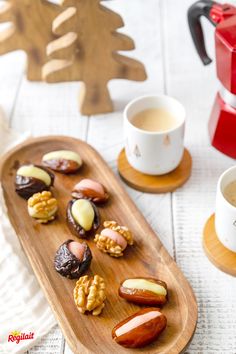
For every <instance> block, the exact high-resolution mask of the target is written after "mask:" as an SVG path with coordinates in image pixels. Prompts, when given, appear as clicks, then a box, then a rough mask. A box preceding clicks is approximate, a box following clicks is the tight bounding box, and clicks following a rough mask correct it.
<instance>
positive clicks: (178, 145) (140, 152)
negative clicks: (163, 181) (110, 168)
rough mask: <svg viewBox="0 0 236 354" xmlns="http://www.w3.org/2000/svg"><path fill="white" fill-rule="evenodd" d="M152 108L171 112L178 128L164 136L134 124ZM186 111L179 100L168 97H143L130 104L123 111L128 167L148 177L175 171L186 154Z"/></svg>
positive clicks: (170, 130) (165, 133)
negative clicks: (138, 115) (143, 113)
mask: <svg viewBox="0 0 236 354" xmlns="http://www.w3.org/2000/svg"><path fill="white" fill-rule="evenodd" d="M150 108H162V109H165V110H166V111H168V112H170V113H171V114H172V115H173V116H174V117H175V118H176V120H177V122H178V124H177V125H176V126H175V127H174V128H172V129H169V130H166V131H163V132H150V131H146V130H142V129H139V128H137V127H135V126H134V125H133V124H132V118H133V117H134V115H136V114H137V113H139V112H141V111H144V110H146V109H150ZM185 116H186V113H185V109H184V107H183V105H182V104H181V103H180V102H179V101H177V100H176V99H174V98H172V97H169V96H165V95H153V96H142V97H139V98H136V99H134V100H133V101H131V102H130V103H129V104H128V105H127V106H126V108H125V111H124V130H125V139H126V143H125V153H126V157H127V160H128V162H129V164H130V165H131V166H132V167H133V168H134V169H135V170H137V171H139V172H142V173H145V174H149V175H163V174H166V173H169V172H171V171H173V170H174V169H175V168H176V167H177V166H178V165H179V164H180V162H181V160H182V157H183V153H184V130H185Z"/></svg>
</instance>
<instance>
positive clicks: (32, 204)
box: [28, 191, 58, 224]
mask: <svg viewBox="0 0 236 354" xmlns="http://www.w3.org/2000/svg"><path fill="white" fill-rule="evenodd" d="M57 210H58V204H57V200H56V199H55V198H53V197H52V193H51V192H49V191H43V192H41V193H36V194H34V195H33V196H32V197H30V198H29V199H28V212H29V215H30V216H32V218H34V219H36V220H37V222H39V223H41V224H46V223H48V222H49V221H52V220H54V219H55V215H56V213H57Z"/></svg>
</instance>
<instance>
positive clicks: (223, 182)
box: [215, 166, 236, 252]
mask: <svg viewBox="0 0 236 354" xmlns="http://www.w3.org/2000/svg"><path fill="white" fill-rule="evenodd" d="M235 180H236V166H234V167H231V168H229V169H228V170H226V171H225V172H224V173H223V174H222V175H221V177H220V179H219V181H218V185H217V193H216V210H215V229H216V234H217V236H218V238H219V240H220V242H221V243H222V244H223V245H224V246H225V247H226V248H228V249H229V250H230V251H233V252H236V207H235V206H233V205H232V204H230V203H229V202H228V201H227V200H226V198H225V196H224V189H225V187H226V186H227V185H228V184H229V183H231V182H233V181H235Z"/></svg>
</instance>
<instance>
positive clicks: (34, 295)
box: [0, 111, 56, 354]
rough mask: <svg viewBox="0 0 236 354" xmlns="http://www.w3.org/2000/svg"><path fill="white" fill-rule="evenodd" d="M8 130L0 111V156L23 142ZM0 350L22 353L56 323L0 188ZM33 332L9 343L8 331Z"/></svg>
mask: <svg viewBox="0 0 236 354" xmlns="http://www.w3.org/2000/svg"><path fill="white" fill-rule="evenodd" d="M26 137H27V134H24V135H19V134H17V133H16V132H14V131H12V130H10V129H8V127H7V124H6V121H5V120H4V116H3V113H2V111H0V155H2V154H3V153H4V152H6V151H7V150H8V149H9V148H10V147H12V146H14V145H16V144H17V143H19V142H21V141H23V140H24V139H25V138H26ZM0 249H1V252H0V323H1V325H0V353H1V354H10V353H11V354H15V353H24V352H25V351H26V350H27V349H29V348H30V347H32V346H34V345H35V344H36V343H37V341H39V339H40V338H41V337H42V336H44V335H45V334H47V333H48V332H49V331H50V329H51V328H52V327H53V326H54V325H55V324H56V321H55V318H54V316H53V314H52V312H51V309H50V307H49V305H48V303H47V301H46V299H45V297H44V295H43V293H42V291H41V289H40V286H39V284H38V282H37V280H36V278H35V276H34V273H33V271H32V269H31V267H30V265H29V262H28V260H27V258H26V256H25V254H24V251H23V250H22V248H21V245H20V243H19V241H18V238H17V235H16V234H15V231H14V229H13V227H12V226H11V224H10V222H9V219H8V217H7V209H6V206H5V203H4V198H3V193H2V189H1V188H0ZM16 331H17V332H19V333H21V334H23V333H25V334H30V332H31V333H34V336H33V339H27V340H21V341H19V343H18V344H17V343H16V341H14V342H8V337H9V335H10V334H11V332H16Z"/></svg>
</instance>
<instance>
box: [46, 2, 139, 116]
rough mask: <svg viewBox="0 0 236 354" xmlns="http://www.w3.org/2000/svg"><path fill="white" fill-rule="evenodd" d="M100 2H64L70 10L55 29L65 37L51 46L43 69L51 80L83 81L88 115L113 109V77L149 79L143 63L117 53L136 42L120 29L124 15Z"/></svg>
mask: <svg viewBox="0 0 236 354" xmlns="http://www.w3.org/2000/svg"><path fill="white" fill-rule="evenodd" d="M100 2H101V0H64V1H63V5H64V6H65V7H67V9H66V10H65V11H63V12H62V13H61V15H59V16H58V17H57V18H56V19H55V20H54V22H53V32H54V33H55V34H56V35H58V36H61V37H60V38H59V39H57V40H55V41H53V42H52V43H50V44H49V45H48V47H47V52H48V55H49V56H50V58H51V60H50V61H49V62H48V63H47V64H46V65H45V66H44V68H43V78H44V79H45V80H46V81H47V82H49V83H55V82H62V81H82V90H81V94H80V105H81V113H83V114H85V115H92V114H97V113H105V112H111V111H112V110H113V105H112V101H111V98H110V94H109V91H108V88H107V84H108V81H109V80H111V79H114V78H119V79H127V80H134V81H143V80H145V79H146V72H145V69H144V66H143V64H141V63H140V62H138V61H137V60H134V59H131V58H128V57H126V56H123V55H121V54H118V53H117V51H118V50H132V49H134V48H135V46H134V42H133V40H132V39H131V38H129V37H128V36H126V35H124V34H121V33H119V32H117V31H116V30H117V29H118V28H120V27H123V26H124V23H123V20H122V18H121V17H120V16H119V15H118V14H116V13H115V12H113V11H111V10H109V9H108V8H106V7H104V6H102V5H101V4H100Z"/></svg>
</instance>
